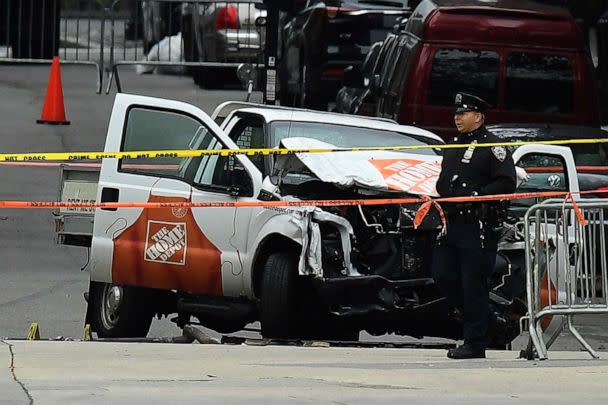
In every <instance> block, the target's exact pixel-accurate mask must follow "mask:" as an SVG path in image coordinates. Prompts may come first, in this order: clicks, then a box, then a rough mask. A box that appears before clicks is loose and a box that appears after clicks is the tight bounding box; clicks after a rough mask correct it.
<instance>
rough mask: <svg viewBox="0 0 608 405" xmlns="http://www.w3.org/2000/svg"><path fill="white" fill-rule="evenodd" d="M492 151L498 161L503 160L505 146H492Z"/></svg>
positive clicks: (505, 151) (505, 150) (505, 154)
mask: <svg viewBox="0 0 608 405" xmlns="http://www.w3.org/2000/svg"><path fill="white" fill-rule="evenodd" d="M492 153H493V154H494V156H496V159H498V161H499V162H503V161H504V160H505V158H506V157H507V148H505V147H504V146H493V147H492Z"/></svg>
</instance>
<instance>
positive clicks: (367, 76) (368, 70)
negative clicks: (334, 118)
mask: <svg viewBox="0 0 608 405" xmlns="http://www.w3.org/2000/svg"><path fill="white" fill-rule="evenodd" d="M396 38H397V36H396V35H395V34H393V33H391V34H388V36H387V37H386V39H385V40H384V41H382V42H376V43H375V44H374V45H372V47H371V48H370V50H369V52H368V53H367V56H366V57H365V60H364V61H363V64H362V65H361V68H357V67H355V66H349V67H347V68H346V69H344V75H343V77H342V84H343V86H342V88H341V89H340V90H339V91H338V94H337V96H336V109H335V111H336V112H339V113H344V114H358V115H367V116H373V115H374V114H375V112H376V104H377V102H378V100H377V98H376V97H374V95H375V94H377V93H378V91H377V90H375V87H374V86H377V85H378V83H377V82H374V77H380V74H381V73H382V70H383V69H385V65H384V61H385V60H386V56H387V55H388V54H389V53H390V51H391V49H392V47H393V46H394V45H395V39H396Z"/></svg>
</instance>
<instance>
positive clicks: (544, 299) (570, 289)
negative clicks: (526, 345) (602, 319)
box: [524, 199, 608, 359]
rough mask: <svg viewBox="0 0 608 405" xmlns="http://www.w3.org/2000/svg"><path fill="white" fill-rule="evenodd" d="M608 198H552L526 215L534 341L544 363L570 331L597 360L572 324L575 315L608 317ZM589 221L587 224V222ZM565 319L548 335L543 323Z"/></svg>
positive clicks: (532, 336) (529, 303)
mask: <svg viewBox="0 0 608 405" xmlns="http://www.w3.org/2000/svg"><path fill="white" fill-rule="evenodd" d="M607 219H608V199H601V200H599V199H598V200H596V199H589V200H579V201H577V203H576V205H575V204H574V203H568V204H565V203H564V201H559V200H547V201H545V202H543V203H542V204H537V205H534V206H533V207H531V208H530V209H529V210H528V212H527V213H526V215H525V219H524V220H525V232H526V235H528V237H527V238H526V277H527V293H528V316H527V318H528V319H529V322H530V325H529V332H530V339H531V342H532V344H533V347H534V349H535V350H536V356H538V358H540V359H546V358H547V350H548V348H549V347H550V346H551V344H552V343H553V341H554V340H555V339H556V338H557V336H558V335H559V333H560V332H561V330H562V329H563V328H564V327H565V329H567V330H568V331H570V333H572V335H573V336H574V337H575V338H576V339H577V340H578V341H579V342H580V344H581V345H582V346H583V347H584V348H585V350H587V351H588V352H589V354H590V355H591V356H592V357H594V358H597V357H598V355H597V353H596V352H595V351H594V350H593V348H591V346H589V344H588V343H587V342H586V341H585V339H584V338H583V337H582V336H581V334H580V333H579V331H578V330H577V329H576V327H575V326H574V324H573V321H572V320H573V316H574V315H582V314H608V302H607V297H608V276H607V259H606V251H607V246H606V232H607V230H606V227H607V226H608V224H607V223H606V220H607ZM585 222H586V223H585ZM556 316H561V317H562V320H561V322H562V325H561V326H562V327H561V328H558V329H557V330H556V331H554V333H553V334H552V335H551V336H549V338H548V340H547V342H545V339H544V337H543V319H546V318H547V317H556Z"/></svg>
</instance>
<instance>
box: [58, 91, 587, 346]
mask: <svg viewBox="0 0 608 405" xmlns="http://www.w3.org/2000/svg"><path fill="white" fill-rule="evenodd" d="M240 104H244V103H240ZM223 107H230V106H223ZM235 107H236V108H235ZM232 108H233V111H231V112H230V113H229V114H228V115H227V117H226V118H225V119H223V120H220V117H218V116H216V115H217V114H215V113H214V114H213V116H212V117H213V118H210V117H209V116H208V115H207V114H205V113H204V112H203V111H201V110H200V109H198V108H197V107H195V106H192V105H189V104H186V103H182V102H178V101H172V100H165V99H159V98H149V97H143V96H135V95H128V94H118V95H117V96H116V100H115V103H114V107H113V110H112V116H111V119H110V123H109V127H108V133H107V138H106V144H105V151H107V152H115V151H140V150H169V149H173V150H175V149H238V148H261V147H270V148H273V147H289V148H290V149H303V148H318V147H327V146H328V145H329V146H331V145H335V146H337V147H351V146H378V145H382V146H401V145H421V144H430V145H436V144H439V143H441V140H440V139H439V138H438V137H437V136H435V135H434V134H432V133H430V132H428V131H425V130H422V129H419V128H415V127H408V126H401V125H397V124H396V123H394V122H392V121H387V120H383V119H375V118H366V117H355V116H347V115H341V114H332V113H321V112H313V111H306V110H297V109H288V108H280V107H269V106H259V105H241V106H238V105H232ZM215 121H221V123H220V126H218V124H217V123H216V122H215ZM513 156H514V159H515V160H516V162H517V164H518V166H520V167H524V168H525V167H534V170H531V171H530V174H529V179H528V181H527V182H524V183H523V184H522V185H521V186H520V188H519V191H538V190H552V191H556V190H564V191H565V190H570V191H578V182H577V176H576V167H575V165H574V160H573V158H572V154H571V152H570V149H568V148H565V147H558V146H547V145H526V146H522V147H520V148H517V149H516V150H515V151H514V154H513ZM440 162H441V152H440V151H439V150H438V149H437V148H434V149H433V148H428V149H420V150H415V151H403V152H402V151H399V152H397V151H358V152H335V153H332V154H311V153H308V154H307V153H298V154H295V155H281V156H274V157H272V156H261V155H258V156H251V157H247V156H245V155H236V156H230V157H220V156H204V157H198V158H174V157H173V158H172V157H168V158H155V159H149V160H130V159H120V160H119V159H104V160H103V162H102V164H101V171H100V172H97V171H95V170H94V169H88V168H85V169H73V168H69V167H66V169H65V170H64V171H63V176H62V179H63V180H62V188H61V200H62V201H93V200H95V201H99V202H176V201H178V202H190V201H191V202H226V201H228V202H235V201H248V202H255V201H278V200H314V199H323V200H338V199H346V200H354V199H361V198H367V199H378V198H387V197H403V196H416V195H420V194H426V195H431V196H432V195H435V187H434V184H435V181H436V178H437V175H438V173H439V169H440ZM542 167H549V168H550V169H551V170H550V171H548V172H546V173H544V172H543V171H542ZM556 168H559V169H556ZM520 172H521V169H520ZM555 178H557V179H558V180H560V181H556V180H555ZM533 202H534V201H515V202H513V203H512V204H511V213H512V214H513V216H512V218H511V221H510V224H506V225H505V235H504V238H503V240H502V242H501V244H500V252H499V259H498V260H497V268H496V270H495V272H494V275H493V276H492V280H491V285H492V286H493V290H492V294H491V300H492V304H493V305H494V308H495V310H496V311H497V312H500V313H501V315H503V316H505V317H506V318H507V319H509V320H511V321H512V323H511V324H510V325H509V329H508V331H507V332H506V336H502V337H499V339H498V340H497V341H500V342H502V343H506V342H509V341H510V340H512V339H513V337H514V336H516V335H517V333H518V327H517V320H518V318H519V317H520V316H522V315H524V314H525V311H526V308H525V304H524V303H523V301H522V300H521V298H522V297H524V296H525V277H524V269H523V257H524V242H523V240H524V239H523V238H524V235H522V233H521V232H520V231H521V229H520V228H518V227H517V225H516V223H517V216H523V213H525V210H526V207H527V206H529V205H531V204H532V203H533ZM417 208H418V206H417V205H416V204H409V205H375V206H363V205H354V206H341V207H314V206H306V207H289V208H277V207H275V208H265V207H253V208H251V207H248V208H235V207H198V208H191V209H190V208H167V209H142V208H118V209H104V208H101V209H95V210H74V209H72V210H69V209H63V210H60V211H58V212H56V213H55V215H56V217H55V220H56V224H57V236H58V242H59V243H61V244H70V245H78V246H87V247H88V246H90V247H91V250H90V263H89V267H90V287H89V293H88V310H87V322H89V323H90V324H91V326H92V328H93V330H94V331H96V332H97V334H98V336H100V337H137V336H145V335H146V334H147V332H148V330H149V327H150V323H151V319H152V318H153V316H154V315H169V314H177V317H176V318H175V320H176V322H177V323H178V325H180V326H184V325H186V324H188V323H189V322H191V319H192V318H193V317H194V318H197V319H198V320H199V322H200V323H201V324H203V325H205V326H207V327H210V328H212V329H215V330H217V331H220V332H233V331H237V330H240V329H242V328H243V327H244V326H245V325H246V324H247V323H250V322H254V321H257V320H259V321H260V322H261V329H262V334H263V335H264V336H266V337H271V338H326V339H341V340H347V339H348V340H350V339H357V338H358V334H359V331H361V330H367V331H368V332H370V333H373V334H384V333H390V332H394V333H399V334H407V335H412V336H429V335H430V336H443V337H449V338H459V337H460V336H461V333H462V330H461V325H459V324H458V323H457V322H456V321H453V320H449V319H446V314H447V312H448V311H447V308H446V304H445V302H444V300H443V299H442V298H441V297H440V296H439V294H438V291H437V289H436V287H435V285H434V282H433V280H432V278H431V277H430V262H431V260H432V248H433V244H434V240H435V238H436V235H437V233H438V231H439V229H440V227H441V224H440V221H439V218H438V216H437V215H436V213H434V212H431V214H429V216H427V218H426V219H425V221H424V222H423V224H422V226H421V227H419V228H418V229H414V227H413V217H414V216H415V213H416V211H417Z"/></svg>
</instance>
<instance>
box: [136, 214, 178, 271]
mask: <svg viewBox="0 0 608 405" xmlns="http://www.w3.org/2000/svg"><path fill="white" fill-rule="evenodd" d="M187 246H188V241H187V239H186V224H185V223H183V222H180V223H174V222H159V221H148V230H147V232H146V247H145V253H144V260H147V261H149V262H158V263H169V264H177V265H181V266H183V265H184V264H186V247H187Z"/></svg>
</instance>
